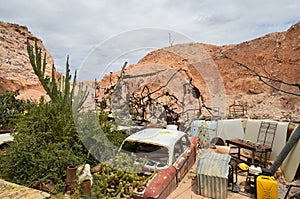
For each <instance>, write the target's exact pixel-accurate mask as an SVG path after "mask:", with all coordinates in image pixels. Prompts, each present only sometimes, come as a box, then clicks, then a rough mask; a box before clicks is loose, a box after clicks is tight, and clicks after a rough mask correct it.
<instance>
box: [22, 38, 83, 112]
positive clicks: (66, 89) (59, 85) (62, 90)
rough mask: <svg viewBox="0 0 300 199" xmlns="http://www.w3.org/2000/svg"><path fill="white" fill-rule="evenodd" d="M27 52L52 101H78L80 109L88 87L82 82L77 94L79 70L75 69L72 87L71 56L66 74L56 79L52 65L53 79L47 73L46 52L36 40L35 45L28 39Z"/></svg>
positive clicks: (65, 102)
mask: <svg viewBox="0 0 300 199" xmlns="http://www.w3.org/2000/svg"><path fill="white" fill-rule="evenodd" d="M27 52H28V55H29V59H30V63H31V65H32V68H33V70H34V73H35V74H36V75H37V77H38V79H39V81H40V82H41V84H42V86H43V88H44V89H45V91H46V92H47V94H48V95H49V97H50V99H51V101H53V102H59V103H64V104H68V105H72V101H74V102H76V107H77V109H80V108H81V106H82V105H83V103H84V101H85V100H86V98H87V97H88V92H87V88H85V89H83V84H82V83H80V84H79V87H78V91H77V94H76V95H75V87H76V74H77V71H75V74H74V78H73V86H72V87H71V85H70V82H71V79H72V76H71V75H70V66H69V56H68V57H67V61H66V74H65V76H63V77H61V78H59V79H58V80H56V78H55V68H54V65H52V74H51V79H50V78H49V77H48V76H46V75H45V71H46V65H47V62H46V53H45V54H44V56H43V57H42V50H41V48H40V47H38V45H37V42H35V46H34V47H33V46H32V45H31V44H30V43H29V41H28V40H27Z"/></svg>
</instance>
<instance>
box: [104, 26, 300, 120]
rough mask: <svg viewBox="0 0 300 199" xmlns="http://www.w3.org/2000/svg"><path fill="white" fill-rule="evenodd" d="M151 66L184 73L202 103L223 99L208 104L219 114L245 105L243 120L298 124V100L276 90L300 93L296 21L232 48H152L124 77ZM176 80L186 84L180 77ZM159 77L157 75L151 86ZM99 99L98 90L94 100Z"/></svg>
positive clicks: (114, 76)
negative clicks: (199, 93) (215, 107)
mask: <svg viewBox="0 0 300 199" xmlns="http://www.w3.org/2000/svg"><path fill="white" fill-rule="evenodd" d="M154 66H156V67H158V68H159V67H160V68H161V69H167V68H168V69H170V68H171V69H174V71H177V70H179V69H184V70H186V71H188V73H189V74H190V77H192V79H193V83H194V85H196V87H197V88H198V89H199V90H200V91H201V94H202V95H203V97H204V99H205V100H206V102H207V104H208V105H211V103H210V101H211V99H213V98H215V97H216V95H218V94H220V95H225V96H224V97H225V98H226V102H225V101H222V102H221V101H220V103H219V104H218V103H214V104H212V105H213V106H218V105H219V106H220V107H221V106H223V107H224V106H225V110H224V111H225V113H223V114H225V115H228V107H229V105H231V104H234V103H239V104H243V105H245V106H247V115H246V116H248V117H251V118H272V119H276V120H285V121H300V110H299V109H300V108H299V107H300V100H299V96H295V95H292V94H288V93H285V92H281V91H279V90H278V89H281V90H283V91H287V92H290V93H298V94H299V93H300V87H299V83H300V23H297V24H295V25H293V26H292V27H290V28H289V29H288V30H287V31H285V32H280V33H271V34H268V35H266V36H263V37H260V38H257V39H254V40H251V41H246V42H243V43H240V44H236V45H224V46H215V45H208V44H201V43H192V44H178V45H174V46H171V47H166V48H162V49H158V50H155V51H152V52H150V53H149V54H147V55H146V56H145V57H143V58H142V59H141V60H140V61H139V62H138V63H137V64H134V65H131V66H129V67H128V68H127V69H126V70H125V74H126V75H133V74H134V73H135V72H133V71H139V73H144V74H150V72H151V70H153V67H154ZM118 76H120V72H117V73H113V74H111V75H107V76H105V77H104V78H103V80H101V82H100V83H99V87H100V88H105V87H106V88H108V87H109V86H110V85H112V84H114V83H115V82H116V81H117V77H118ZM182 76H183V77H184V78H185V79H186V80H187V81H189V79H188V78H187V76H186V75H184V74H183V73H182ZM259 76H261V77H259ZM219 77H221V79H220V78H219ZM164 78H165V76H160V75H159V74H157V78H156V82H155V83H158V82H163V81H164V80H163V79H164ZM218 78H219V80H218ZM262 80H263V81H262ZM220 81H222V83H221V84H222V85H221V84H220ZM281 81H282V82H281ZM284 82H285V83H288V84H285V83H284ZM127 84H128V83H127ZM267 84H269V85H271V86H274V88H272V87H270V86H268V85H267ZM291 84H296V85H291ZM297 84H298V85H297ZM212 85H214V86H212ZM149 86H151V85H150V84H149ZM276 88H277V89H276ZM103 90H104V91H105V89H103ZM175 92H176V91H175ZM101 96H103V92H101V91H99V99H101Z"/></svg>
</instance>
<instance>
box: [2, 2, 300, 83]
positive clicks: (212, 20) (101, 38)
mask: <svg viewBox="0 0 300 199" xmlns="http://www.w3.org/2000/svg"><path fill="white" fill-rule="evenodd" d="M1 1H2V3H1V6H0V20H1V21H4V22H10V23H17V24H20V25H25V26H27V27H28V28H29V30H30V32H31V33H33V34H34V35H35V36H37V37H38V38H40V39H41V40H42V41H43V43H44V45H45V46H46V49H47V50H48V51H49V52H50V53H51V54H52V56H53V58H54V62H55V66H56V68H57V69H58V71H60V72H63V71H64V67H65V61H66V57H67V55H69V56H70V66H71V68H72V70H74V69H78V70H79V71H81V74H83V73H85V71H88V70H84V69H87V67H90V66H92V68H95V67H96V68H97V71H96V72H95V73H97V74H99V73H107V72H109V71H116V70H120V69H121V67H122V65H123V63H124V61H128V62H129V64H133V63H136V62H137V61H138V60H139V59H140V58H142V57H143V56H144V55H145V54H146V53H148V52H149V51H151V50H154V49H157V48H162V47H166V46H170V45H171V44H172V45H175V44H177V43H189V42H201V43H208V44H215V45H225V44H236V43H241V42H244V41H247V40H251V39H254V38H257V37H260V36H263V35H266V34H269V33H272V32H281V31H285V30H287V29H288V28H289V27H290V26H291V25H293V24H295V23H297V22H299V21H300V12H299V10H300V1H299V0H276V1H274V0H264V1H262V0H244V1H241V0H186V1H182V0H172V1H171V0H151V1H142V0H123V1H122V0H51V1H49V0H28V1H23V0H9V1H5V0H1ZM95 73H94V74H90V75H87V76H86V77H84V76H82V79H84V78H92V77H93V75H94V76H95Z"/></svg>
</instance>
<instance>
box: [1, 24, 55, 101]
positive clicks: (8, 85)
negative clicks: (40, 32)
mask: <svg viewBox="0 0 300 199" xmlns="http://www.w3.org/2000/svg"><path fill="white" fill-rule="evenodd" d="M27 40H29V42H30V43H31V44H32V45H34V42H37V44H38V46H39V47H40V48H41V49H42V52H43V53H46V57H47V68H46V75H47V76H51V68H52V65H53V63H54V61H53V58H52V56H51V54H50V53H49V52H48V51H47V50H46V48H45V46H44V45H43V43H42V41H41V40H40V39H39V38H37V37H35V36H34V35H32V34H31V33H30V32H29V30H28V28H27V27H25V26H20V25H17V24H11V23H5V22H0V71H1V72H0V91H1V92H3V91H5V90H11V91H14V90H20V97H21V98H25V99H28V98H31V99H38V98H39V97H40V96H41V95H46V93H45V91H44V89H43V88H42V86H41V84H40V83H39V81H38V78H37V76H36V75H35V74H34V71H33V69H32V66H31V64H30V61H29V57H28V53H27ZM56 75H57V76H59V73H56Z"/></svg>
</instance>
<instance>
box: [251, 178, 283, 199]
mask: <svg viewBox="0 0 300 199" xmlns="http://www.w3.org/2000/svg"><path fill="white" fill-rule="evenodd" d="M256 194H257V199H278V184H277V181H276V180H275V178H274V177H270V176H263V175H261V176H258V177H257V178H256Z"/></svg>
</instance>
